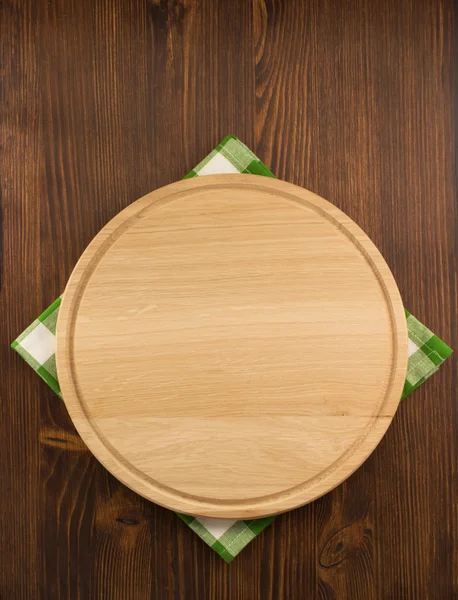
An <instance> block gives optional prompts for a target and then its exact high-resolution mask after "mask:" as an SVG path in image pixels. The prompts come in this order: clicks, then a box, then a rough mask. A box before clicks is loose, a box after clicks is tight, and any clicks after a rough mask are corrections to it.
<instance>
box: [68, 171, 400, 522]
mask: <svg viewBox="0 0 458 600" xmlns="http://www.w3.org/2000/svg"><path fill="white" fill-rule="evenodd" d="M368 209H369V208H368ZM57 361H58V362H57V367H58V376H59V381H60V384H61V388H62V392H63V397H64V399H65V403H66V405H67V408H68V410H69V413H70V415H71V417H72V419H73V422H74V424H75V426H76V428H77V429H78V431H79V433H80V434H81V436H82V438H83V440H84V441H85V442H86V444H87V445H88V447H89V448H90V450H91V451H92V452H93V453H94V454H95V456H96V457H97V458H98V459H99V460H100V462H102V463H103V464H104V465H105V467H106V468H107V469H108V470H109V471H111V472H112V473H113V474H114V475H115V476H116V477H117V478H118V479H120V480H121V481H122V482H124V483H125V484H126V485H128V486H129V487H131V488H132V489H133V490H135V491H136V492H138V493H139V494H142V495H143V496H145V497H146V498H149V499H150V500H152V501H154V502H157V503H159V504H162V505H164V506H166V507H168V508H171V509H175V510H177V511H181V512H185V513H191V514H196V515H204V516H211V517H223V518H229V517H233V518H251V517H260V516H262V515H269V514H274V513H278V512H281V511H285V510H289V509H292V508H294V507H296V506H299V505H301V504H304V503H307V502H310V501H312V500H314V499H315V498H317V497H318V496H321V495H322V494H324V493H326V492H327V491H328V490H330V489H332V488H333V487H335V486H336V485H338V484H339V483H340V482H341V481H343V480H344V479H345V478H346V477H348V476H349V475H350V474H351V473H352V472H353V471H354V470H355V469H356V468H357V467H358V466H359V465H361V463H362V462H363V461H364V460H365V459H366V458H367V457H368V456H369V454H370V453H371V452H372V451H373V449H374V448H375V446H376V445H377V444H378V442H379V441H380V439H381V438H382V436H383V434H384V433H385V431H386V429H387V427H388V426H389V424H390V422H391V419H392V418H393V415H394V413H395V411H396V408H397V406H398V402H399V399H400V397H401V393H402V388H403V384H404V378H405V373H406V367H407V329H406V319H405V316H404V310H403V306H402V302H401V298H400V295H399V292H398V289H397V287H396V284H395V281H394V279H393V276H392V274H391V273H390V270H389V269H388V267H387V265H386V263H385V261H384V260H383V258H382V256H381V255H380V253H379V252H378V250H377V249H376V247H375V246H374V245H373V244H372V242H371V241H370V240H369V238H368V237H367V236H366V235H365V234H364V233H363V231H361V229H360V228H359V227H358V226H357V225H356V224H355V223H354V222H353V221H352V220H351V219H350V218H349V217H347V216H346V215H345V214H343V213H342V212H341V211H340V210H338V209H337V208H336V207H335V206H333V205H332V204H330V203H328V202H326V201H325V200H323V199H322V198H320V197H318V196H316V195H315V194H312V193H311V192H309V191H307V190H304V189H302V188H299V187H296V186H294V185H292V184H289V183H285V182H284V181H279V180H275V179H270V178H266V177H258V176H254V175H220V176H210V177H200V178H199V177H197V178H194V179H188V180H185V181H181V182H179V183H174V184H172V185H169V186H166V187H164V188H161V189H159V190H156V191H155V192H152V193H151V194H148V195H147V196H145V197H144V198H142V199H140V200H138V201H137V202H135V203H133V204H132V205H131V206H129V207H128V208H126V209H125V210H123V211H122V212H121V213H119V214H118V215H117V216H116V217H115V218H114V219H113V220H112V221H110V223H108V225H107V226H106V227H104V228H103V229H102V231H101V232H100V233H99V234H98V235H97V236H96V238H95V239H94V240H93V241H92V242H91V244H90V245H89V246H88V248H87V250H86V251H85V253H84V254H83V256H82V257H81V259H80V261H79V262H78V264H77V266H76V268H75V270H74V271H73V274H72V276H71V277H70V280H69V283H68V285H67V288H66V290H65V294H64V300H63V303H62V306H61V309H60V314H59V320H58V326H57Z"/></svg>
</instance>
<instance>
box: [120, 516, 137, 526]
mask: <svg viewBox="0 0 458 600" xmlns="http://www.w3.org/2000/svg"><path fill="white" fill-rule="evenodd" d="M116 521H118V523H121V524H122V525H138V524H139V523H140V521H139V520H138V519H134V518H132V517H118V518H117V519H116Z"/></svg>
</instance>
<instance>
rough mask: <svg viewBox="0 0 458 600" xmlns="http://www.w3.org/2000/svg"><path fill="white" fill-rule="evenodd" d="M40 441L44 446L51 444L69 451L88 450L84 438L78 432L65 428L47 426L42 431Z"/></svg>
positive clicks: (53, 446)
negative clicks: (65, 429) (71, 431)
mask: <svg viewBox="0 0 458 600" xmlns="http://www.w3.org/2000/svg"><path fill="white" fill-rule="evenodd" d="M40 443H41V444H43V445H44V446H51V447H52V448H59V449H60V450H67V451H69V452H88V449H87V447H86V446H85V444H84V442H83V440H82V439H81V438H80V436H79V435H78V434H77V433H70V432H68V431H64V430H63V429H52V428H51V427H45V428H44V429H42V430H41V431H40Z"/></svg>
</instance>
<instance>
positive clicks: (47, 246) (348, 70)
mask: <svg viewBox="0 0 458 600" xmlns="http://www.w3.org/2000/svg"><path fill="white" fill-rule="evenodd" d="M456 20H457V16H456V15H454V11H453V2H452V0H405V1H404V2H399V0H386V1H385V2H379V3H374V2H372V1H371V0H356V1H350V0H348V1H347V0H345V1H342V0H327V1H325V2H318V1H317V0H314V1H312V0H311V1H305V0H304V1H301V0H296V1H293V0H283V1H281V2H280V1H273V0H269V1H263V0H253V2H247V1H246V0H231V2H217V1H216V0H201V1H200V2H197V1H195V2H192V1H191V0H188V1H185V2H180V1H177V0H169V2H167V1H163V0H161V1H159V0H156V1H154V0H130V1H128V0H98V1H97V2H91V1H90V0H55V1H53V2H48V1H46V0H22V1H20V0H10V1H7V2H4V3H2V8H1V11H0V28H1V30H0V40H1V43H2V51H3V58H2V70H1V71H0V81H1V91H2V95H1V98H2V101H1V104H0V111H1V118H0V124H1V130H0V139H1V150H2V157H1V161H0V183H1V191H2V217H3V219H2V228H1V232H2V249H1V286H2V287H1V294H0V314H1V315H2V325H1V327H0V352H1V359H0V365H1V367H0V369H1V375H0V394H1V401H0V407H1V416H0V439H1V440H2V442H1V450H0V547H1V548H2V551H1V553H0V598H2V600H3V599H5V600H20V599H27V600H28V599H31V598H33V599H34V598H41V597H42V598H46V600H54V599H63V598H80V599H97V600H99V599H109V600H118V599H123V600H124V599H130V598H132V599H135V600H142V599H143V598H148V599H150V598H155V599H156V598H157V599H159V600H167V599H168V598H170V599H172V598H173V599H182V600H193V599H196V600H203V599H205V600H207V599H215V600H228V599H234V600H235V599H247V600H253V599H255V598H259V599H262V600H269V599H270V600H281V599H284V600H295V599H298V600H309V599H315V598H317V599H321V600H324V599H331V598H332V599H337V600H341V599H346V598H348V599H350V600H358V599H362V600H370V599H372V598H379V599H390V600H392V599H400V600H401V599H402V600H406V599H412V600H422V599H429V598H434V600H436V599H437V600H450V599H452V598H458V554H457V546H456V539H457V537H458V510H457V501H456V498H457V487H456V469H457V458H456V457H457V453H458V425H457V424H458V410H457V402H456V400H457V398H456V388H457V379H456V372H457V367H456V360H455V359H453V358H452V359H451V360H449V361H448V362H447V364H446V365H444V366H443V368H441V370H440V372H439V373H438V374H437V375H435V376H434V377H433V378H432V379H431V380H430V381H428V382H427V383H426V384H425V385H423V386H422V387H421V389H419V390H417V391H416V392H415V393H414V395H413V396H412V397H410V398H409V399H407V400H405V401H403V402H402V405H401V408H400V410H399V412H398V414H397V416H396V417H395V419H394V422H393V425H392V426H391V428H390V430H389V431H388V434H387V435H386V437H385V438H384V440H383V441H382V443H381V444H380V446H379V447H378V449H377V450H376V451H375V453H374V454H373V455H372V456H371V458H370V459H369V460H368V461H367V462H366V463H365V464H364V465H363V467H362V468H360V469H359V470H358V471H357V472H356V473H355V474H354V475H353V476H352V477H351V478H350V479H349V480H348V481H347V482H346V483H344V484H343V485H341V486H340V487H339V488H338V489H336V490H335V491H334V492H332V493H330V494H328V495H327V496H325V497H324V498H322V499H321V500H319V501H317V502H315V503H313V504H311V505H308V506H305V507H303V508H301V509H299V510H296V511H294V512H291V513H288V514H285V515H283V516H281V517H280V518H278V519H277V520H276V521H275V523H274V524H273V525H272V526H271V527H269V528H268V529H267V530H266V531H265V532H264V533H263V534H262V535H260V536H259V537H258V538H257V539H256V540H255V541H254V542H253V543H252V544H251V545H249V546H248V548H246V549H245V550H244V551H243V552H242V554H241V555H240V556H239V557H238V558H237V559H236V560H235V561H234V562H233V563H232V564H231V565H229V566H228V565H226V564H225V563H224V562H223V561H222V560H221V559H220V558H219V557H218V556H217V554H216V553H214V552H213V551H212V550H210V549H209V548H208V547H206V546H205V544H203V543H202V541H201V540H200V539H198V537H197V536H196V535H195V534H194V533H193V532H192V531H191V530H190V529H189V528H188V527H187V526H186V525H185V524H184V523H182V522H181V521H180V520H179V519H178V518H176V516H175V515H174V514H173V513H171V512H168V511H167V510H164V509H162V508H159V507H157V506H155V505H153V504H151V503H149V502H147V501H145V500H143V499H142V498H140V497H139V496H137V495H135V494H134V493H133V492H131V491H129V490H128V489H126V488H125V487H123V486H122V485H121V484H120V483H118V482H117V481H116V480H115V479H114V478H113V477H111V476H110V475H109V474H108V473H107V472H106V471H105V470H104V469H103V468H102V467H101V465H99V464H98V463H97V462H96V460H95V459H93V458H92V456H91V455H90V454H89V452H88V451H87V450H86V449H85V447H84V446H83V444H82V442H81V441H80V439H79V438H78V436H77V434H76V432H75V430H74V428H73V427H72V424H71V422H70V420H69V417H68V415H67V413H66V410H65V408H64V405H63V403H62V402H61V401H59V400H58V398H56V397H55V396H54V394H53V393H52V392H51V390H49V389H48V388H47V387H46V385H45V384H44V383H43V382H41V381H40V380H39V378H38V377H37V376H36V375H35V374H34V373H33V371H32V370H31V369H30V368H29V367H28V366H27V365H26V364H25V363H24V362H23V361H22V360H21V359H20V358H19V356H17V355H15V354H14V353H13V352H11V351H10V350H9V348H8V344H9V342H10V341H12V340H13V339H14V337H15V336H16V335H17V334H18V333H19V332H20V331H22V329H24V327H25V326H26V325H28V324H29V323H30V322H31V321H32V320H33V319H34V318H35V317H36V316H37V315H38V314H39V313H40V312H41V311H42V310H43V309H44V308H45V307H46V306H47V305H48V304H49V303H50V302H51V301H52V300H54V299H55V297H56V296H58V295H59V294H60V293H61V292H62V290H63V288H64V286H65V283H66V281H67V278H68V276H69V274H70V272H71V270H72V268H73V266H74V264H75V262H76V260H77V259H78V257H79V255H80V254H81V252H82V251H83V249H84V248H85V247H86V245H87V243H88V242H89V240H90V239H91V238H92V237H93V236H94V235H95V234H96V232H97V231H98V230H99V229H100V228H101V227H102V226H103V225H104V224H105V223H106V222H107V221H108V220H109V219H110V218H111V217H112V216H113V215H115V214H116V213H117V212H118V211H119V210H120V209H122V208H123V207H125V206H127V205H128V204H129V203H130V202H132V201H133V200H135V199H136V198H138V197H140V196H142V195H143V194H145V193H147V192H148V191H150V190H152V189H154V188H156V187H158V186H161V185H164V184H167V183H169V182H172V181H174V180H176V179H180V178H181V177H182V176H183V175H184V174H185V173H186V172H187V171H189V170H190V169H191V168H192V167H193V166H194V165H195V164H196V163H197V162H198V161H199V160H200V159H201V158H202V157H203V156H204V155H205V154H206V153H208V152H209V151H210V150H211V149H212V148H213V147H214V146H215V144H216V143H218V141H220V139H221V138H222V137H223V136H224V135H225V134H227V133H235V134H237V135H238V136H239V137H240V138H241V139H242V140H243V141H245V142H246V143H247V144H248V145H249V146H250V147H251V148H252V149H253V150H254V151H255V152H256V153H257V154H258V155H259V157H260V158H261V159H262V160H263V161H264V162H265V163H266V164H267V165H268V166H269V167H270V168H271V169H272V170H273V171H274V172H275V173H276V174H277V175H278V176H279V177H281V178H283V179H287V180H289V181H292V182H293V183H296V184H299V185H303V186H305V187H307V188H309V189H311V190H313V191H314V192H316V193H318V194H320V195H321V196H323V197H325V198H327V199H329V200H330V201H331V202H333V203H335V204H336V205H337V206H338V207H340V208H341V209H343V210H344V211H346V212H347V213H348V214H349V215H350V216H351V217H352V218H353V219H354V220H355V221H356V222H357V223H358V224H359V225H360V226H361V227H363V229H364V230H365V231H366V232H367V233H368V234H369V235H370V236H371V237H372V239H373V241H374V242H375V243H376V244H377V246H378V247H379V248H380V249H381V251H382V253H383V254H384V255H385V257H386V259H387V261H388V263H389V265H390V267H391V268H392V270H393V272H394V275H395V277H396V278H397V281H398V284H399V287H400V290H401V293H402V295H403V298H404V302H405V305H406V307H408V308H409V309H410V310H411V311H412V312H413V313H414V314H415V315H416V316H417V317H418V318H419V319H421V320H422V321H424V322H426V323H427V324H428V325H429V326H430V327H431V328H432V329H433V330H434V331H435V332H436V333H437V334H438V335H440V336H441V337H443V338H444V340H445V341H447V342H448V343H450V344H451V345H452V346H454V347H455V348H457V347H458V338H457V319H456V313H457V311H456V302H457V297H456V258H457V253H458V246H457V235H456V234H457V229H456V223H457V220H456V219H457V206H456V191H457V190H456V179H455V146H454V143H455V139H454V131H455V121H456V112H455V110H456V106H457V104H456V91H457V88H456V84H457V78H456V57H457V55H456V47H455V43H456V42H455V40H456V38H457V28H456ZM453 472H455V480H453Z"/></svg>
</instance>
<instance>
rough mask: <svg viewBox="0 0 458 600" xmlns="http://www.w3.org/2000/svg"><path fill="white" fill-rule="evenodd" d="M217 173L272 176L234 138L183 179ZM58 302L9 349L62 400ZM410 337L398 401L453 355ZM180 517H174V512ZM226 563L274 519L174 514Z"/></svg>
mask: <svg viewBox="0 0 458 600" xmlns="http://www.w3.org/2000/svg"><path fill="white" fill-rule="evenodd" d="M221 173H252V174H255V175H265V176H267V177H274V175H273V173H271V171H269V169H268V168H267V167H266V166H265V165H264V164H263V163H262V162H261V161H260V160H259V159H258V158H257V157H256V155H255V154H253V152H251V150H249V149H248V148H247V147H246V146H245V145H244V144H242V142H240V140H238V139H237V138H236V137H234V136H228V137H226V138H225V139H224V140H223V141H222V142H221V143H220V144H219V145H218V146H217V147H216V148H215V150H213V152H211V153H210V154H209V155H208V156H207V157H206V158H205V159H204V160H203V161H202V162H201V163H199V164H198V165H197V167H195V168H194V169H193V170H192V171H191V172H190V173H188V175H186V178H189V177H197V176H202V175H216V174H221ZM60 303H61V298H58V299H57V300H55V302H53V304H51V306H49V308H47V309H46V310H45V311H44V313H43V314H42V315H40V316H39V317H38V319H36V321H34V322H33V323H32V324H31V325H30V326H29V327H27V329H26V330H25V331H24V332H23V333H21V335H19V337H18V338H17V339H16V340H15V341H14V342H13V343H12V344H11V346H12V348H14V350H16V352H18V353H19V354H20V355H21V356H22V358H23V359H24V360H25V361H26V362H27V363H28V364H29V365H30V366H31V367H32V368H33V369H34V370H35V371H36V372H37V373H38V375H40V377H42V378H43V379H44V380H45V381H46V383H47V384H48V385H49V386H50V387H51V388H52V389H53V390H54V392H55V393H56V394H57V395H58V396H59V397H60V398H62V396H61V393H60V387H59V382H58V380H57V371H56V357H55V350H56V338H55V335H56V322H57V315H58V312H59V306H60ZM406 318H407V328H408V334H409V361H408V368H407V375H406V381H405V385H404V390H403V394H402V398H405V397H406V396H408V395H409V394H410V393H411V392H412V391H413V390H414V389H416V388H417V387H418V386H419V385H421V384H422V383H423V382H424V381H425V380H426V379H427V378H428V377H430V376H431V375H432V374H433V373H435V372H436V371H437V370H438V368H439V366H440V365H441V363H442V362H443V361H444V360H445V359H446V358H447V357H449V356H450V354H451V353H452V350H451V349H450V348H449V347H448V346H447V345H446V344H445V343H444V342H443V341H442V340H440V339H439V338H438V337H437V336H435V335H434V334H433V333H432V332H431V331H430V330H429V329H428V328H427V327H425V326H424V325H422V324H421V323H420V322H419V321H417V319H415V317H414V316H412V315H411V314H410V313H409V312H407V311H406ZM177 514H178V513H177ZM178 516H179V517H180V518H181V519H182V520H183V521H184V522H185V523H187V524H188V525H189V527H191V529H192V530H193V531H195V532H196V533H197V535H198V536H199V537H201V538H202V539H203V541H204V542H206V543H207V544H208V545H209V546H211V548H213V550H215V551H216V552H217V553H218V554H219V555H220V556H221V557H222V558H223V559H224V560H225V561H227V562H230V561H231V560H233V558H235V556H237V554H238V553H239V552H240V551H241V550H243V548H244V547H245V546H246V545H247V544H249V542H250V541H251V540H252V539H253V538H255V537H256V536H257V535H258V534H259V533H261V531H263V530H264V529H265V528H266V527H267V526H268V525H269V524H270V523H271V522H272V521H273V519H274V517H266V518H263V519H255V520H250V521H238V520H233V519H210V518H203V517H192V516H189V515H183V514H178Z"/></svg>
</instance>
